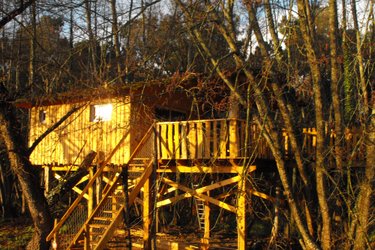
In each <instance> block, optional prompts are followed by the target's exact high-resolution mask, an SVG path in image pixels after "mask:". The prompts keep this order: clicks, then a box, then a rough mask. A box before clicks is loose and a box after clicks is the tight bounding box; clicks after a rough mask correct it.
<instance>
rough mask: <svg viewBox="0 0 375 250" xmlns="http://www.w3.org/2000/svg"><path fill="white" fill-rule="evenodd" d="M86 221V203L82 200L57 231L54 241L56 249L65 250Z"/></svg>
mask: <svg viewBox="0 0 375 250" xmlns="http://www.w3.org/2000/svg"><path fill="white" fill-rule="evenodd" d="M86 220H87V201H86V200H82V202H81V203H80V204H79V205H78V206H77V207H76V209H74V211H73V212H72V214H71V215H70V216H69V218H68V219H67V220H66V221H65V223H64V225H63V226H62V227H61V228H60V230H59V231H58V234H57V235H58V236H57V239H56V241H57V246H58V249H67V248H68V247H69V245H70V243H71V242H72V240H73V238H74V236H75V235H76V234H77V233H78V231H79V230H80V229H81V227H82V225H83V223H84V222H85V221H86Z"/></svg>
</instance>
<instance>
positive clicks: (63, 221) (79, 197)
mask: <svg viewBox="0 0 375 250" xmlns="http://www.w3.org/2000/svg"><path fill="white" fill-rule="evenodd" d="M129 133H130V129H127V131H126V133H125V134H124V135H123V136H122V138H121V139H120V141H119V142H118V143H117V145H116V146H115V147H114V148H113V150H112V151H111V152H110V154H109V155H108V157H107V158H106V159H105V160H104V161H102V162H100V163H99V169H98V170H97V171H96V172H95V174H94V175H93V177H92V178H91V179H90V180H89V182H88V183H87V184H86V186H85V188H84V189H83V190H82V192H81V193H80V194H79V195H78V197H77V198H76V199H75V200H74V202H73V204H72V205H71V206H70V207H69V209H68V210H67V211H66V212H65V214H64V215H63V217H61V219H60V221H59V222H58V223H57V224H56V225H55V227H54V228H53V229H52V231H51V232H50V233H49V234H48V236H47V238H46V241H50V240H51V239H52V238H53V237H54V235H55V234H56V232H57V231H58V230H59V229H60V228H61V227H62V225H63V224H64V223H65V221H66V220H67V219H68V218H69V216H70V215H71V214H72V213H73V211H74V210H75V209H76V208H77V206H78V205H79V203H80V202H81V200H82V199H83V197H84V195H85V194H86V192H87V191H88V190H89V188H90V187H92V185H93V184H94V183H95V180H96V179H97V178H98V177H99V176H100V175H101V173H102V172H103V169H104V167H105V166H106V165H107V164H108V162H109V161H110V160H111V158H112V157H113V155H114V154H115V153H116V152H117V150H118V149H119V148H120V147H121V145H122V143H123V142H124V141H125V139H126V137H127V136H128V135H129Z"/></svg>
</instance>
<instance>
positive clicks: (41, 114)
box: [39, 110, 47, 123]
mask: <svg viewBox="0 0 375 250" xmlns="http://www.w3.org/2000/svg"><path fill="white" fill-rule="evenodd" d="M46 114H47V112H46V111H45V110H39V122H40V123H46Z"/></svg>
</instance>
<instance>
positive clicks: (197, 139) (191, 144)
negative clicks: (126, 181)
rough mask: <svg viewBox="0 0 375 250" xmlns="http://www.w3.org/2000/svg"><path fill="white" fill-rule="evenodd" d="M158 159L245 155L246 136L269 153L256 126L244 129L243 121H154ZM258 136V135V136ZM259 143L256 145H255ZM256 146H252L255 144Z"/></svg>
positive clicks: (227, 157) (218, 157)
mask: <svg viewBox="0 0 375 250" xmlns="http://www.w3.org/2000/svg"><path fill="white" fill-rule="evenodd" d="M156 129H157V133H158V135H157V141H158V158H159V159H177V160H178V159H181V160H184V159H192V160H193V159H211V158H216V159H233V158H242V157H245V156H246V155H245V153H246V151H245V149H246V147H245V138H246V131H248V132H249V133H248V136H249V141H253V142H258V143H259V144H262V145H260V150H259V152H262V153H263V154H268V153H267V152H266V151H267V150H262V149H265V147H264V144H265V141H264V139H263V138H260V137H259V134H260V133H257V130H258V129H257V127H256V126H255V125H252V126H251V127H250V129H247V126H246V122H245V121H244V120H237V119H216V120H196V121H180V122H159V123H157V124H156ZM257 137H259V138H257ZM258 146H259V145H258ZM254 147H255V146H254Z"/></svg>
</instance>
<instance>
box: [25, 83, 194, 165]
mask: <svg viewBox="0 0 375 250" xmlns="http://www.w3.org/2000/svg"><path fill="white" fill-rule="evenodd" d="M189 103H190V99H189V98H188V97H187V96H186V94H185V93H183V92H182V91H174V92H167V91H166V90H165V87H163V86H162V85H161V84H157V83H152V84H150V86H147V87H144V86H141V85H139V86H137V85H136V86H132V87H122V88H100V89H92V90H84V91H78V92H70V93H64V94H61V95H59V96H56V97H49V98H46V97H43V98H41V99H38V100H36V101H34V102H28V103H26V102H25V103H22V104H19V106H23V107H30V130H29V146H32V144H33V143H34V142H35V141H36V139H37V138H39V137H40V136H41V135H42V134H43V133H45V132H46V131H47V129H48V128H50V127H51V126H53V125H54V124H55V123H57V122H59V121H60V119H62V118H63V117H64V116H65V115H66V114H68V113H69V112H70V111H72V110H73V109H75V110H76V111H75V112H74V113H72V114H71V115H70V116H69V117H68V118H67V119H66V120H65V121H64V122H63V123H62V124H61V125H60V126H58V127H57V128H56V129H55V130H53V131H52V132H51V133H50V134H48V135H47V136H46V137H45V138H44V139H43V140H42V141H41V143H40V144H39V145H38V146H36V148H35V149H34V151H33V152H32V154H31V156H30V160H31V162H32V163H33V164H34V165H37V166H74V165H79V163H80V162H82V160H83V158H84V157H85V155H87V154H88V153H89V152H90V151H91V150H93V151H95V152H97V153H98V154H99V157H98V159H97V161H98V162H99V161H101V160H104V159H105V158H106V156H107V155H108V154H109V152H110V151H111V150H112V149H113V148H114V147H115V146H116V144H117V143H118V141H119V139H121V138H122V137H123V136H124V135H126V138H124V142H123V143H122V144H121V146H120V148H119V149H118V150H117V151H116V153H115V154H114V155H113V156H112V157H111V160H110V162H108V164H115V165H121V164H123V163H124V162H126V161H127V160H128V159H129V156H130V152H132V151H133V150H134V147H135V146H136V145H137V142H138V141H139V140H140V139H141V138H142V136H143V135H144V134H145V133H146V131H147V129H148V128H149V127H150V125H151V124H152V123H153V122H154V120H156V119H157V120H161V121H168V120H169V121H170V120H182V119H184V120H185V119H186V117H187V116H188V115H191V114H190V105H189Z"/></svg>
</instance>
